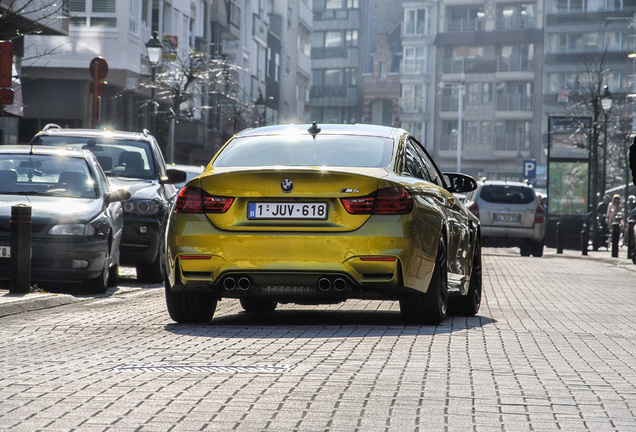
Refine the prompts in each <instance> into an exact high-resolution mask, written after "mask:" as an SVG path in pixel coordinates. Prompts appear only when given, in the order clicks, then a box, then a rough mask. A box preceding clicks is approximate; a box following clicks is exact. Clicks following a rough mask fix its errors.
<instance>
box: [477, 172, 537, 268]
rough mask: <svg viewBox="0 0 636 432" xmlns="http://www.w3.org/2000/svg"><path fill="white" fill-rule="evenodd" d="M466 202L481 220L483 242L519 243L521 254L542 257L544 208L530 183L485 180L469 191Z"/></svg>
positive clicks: (510, 244) (490, 244)
mask: <svg viewBox="0 0 636 432" xmlns="http://www.w3.org/2000/svg"><path fill="white" fill-rule="evenodd" d="M466 205H467V206H468V208H469V209H470V210H471V211H472V212H473V213H474V214H475V216H477V217H479V220H480V221H481V229H482V231H481V235H482V238H483V241H484V245H489V246H508V247H510V246H516V247H519V249H520V252H521V255H522V256H530V255H534V256H535V257H540V256H543V246H544V242H545V231H546V220H545V210H544V208H543V205H542V204H541V203H540V202H539V199H538V197H537V194H536V193H535V191H534V189H533V188H532V186H530V185H529V184H526V183H523V182H513V181H485V182H483V183H480V184H479V185H478V186H477V189H476V190H474V191H472V192H470V193H468V194H467V196H466Z"/></svg>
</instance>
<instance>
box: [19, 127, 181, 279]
mask: <svg viewBox="0 0 636 432" xmlns="http://www.w3.org/2000/svg"><path fill="white" fill-rule="evenodd" d="M31 143H32V144H33V145H35V146H53V147H62V148H71V149H86V150H90V151H91V152H93V153H94V154H95V156H96V157H97V160H98V161H99V163H100V164H101V166H102V168H103V170H104V172H105V173H106V175H107V176H108V178H109V179H110V182H111V184H113V185H114V186H115V187H117V188H125V189H127V190H129V191H130V193H131V195H132V197H131V198H130V200H128V201H127V202H126V203H125V204H124V234H123V238H122V242H121V264H122V265H129V266H135V267H136V269H137V279H138V280H139V281H140V282H148V283H157V282H161V281H163V275H164V269H163V262H164V260H163V249H162V248H163V245H164V242H163V237H164V234H165V226H166V222H167V218H168V213H169V209H170V207H171V206H172V204H173V203H174V200H175V197H176V194H177V189H176V188H175V186H174V184H175V183H179V182H182V181H184V180H185V178H186V174H185V173H184V172H183V171H179V170H176V169H167V168H166V163H165V160H164V158H163V155H162V153H161V149H160V148H159V145H158V144H157V141H156V140H155V138H154V137H153V136H152V135H150V134H149V133H148V131H146V130H144V132H143V133H136V132H121V131H119V132H116V131H105V130H93V129H65V128H61V127H59V126H57V125H52V124H49V125H47V126H46V127H45V128H44V129H43V130H42V131H41V132H38V133H37V134H36V135H35V137H34V138H33V140H32V141H31Z"/></svg>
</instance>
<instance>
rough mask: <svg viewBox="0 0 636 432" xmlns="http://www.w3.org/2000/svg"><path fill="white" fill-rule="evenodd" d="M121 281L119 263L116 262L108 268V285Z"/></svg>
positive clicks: (115, 284) (114, 284) (111, 285)
mask: <svg viewBox="0 0 636 432" xmlns="http://www.w3.org/2000/svg"><path fill="white" fill-rule="evenodd" d="M118 282H119V264H115V265H114V266H112V267H111V268H110V270H108V282H107V283H106V285H108V286H109V287H114V286H117V283H118Z"/></svg>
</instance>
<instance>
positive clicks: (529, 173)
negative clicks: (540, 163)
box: [523, 159, 537, 180]
mask: <svg viewBox="0 0 636 432" xmlns="http://www.w3.org/2000/svg"><path fill="white" fill-rule="evenodd" d="M523 178H524V179H530V180H534V179H535V178H537V160H536V159H526V160H524V161H523Z"/></svg>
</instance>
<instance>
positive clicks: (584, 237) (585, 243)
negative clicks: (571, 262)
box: [581, 224, 590, 255]
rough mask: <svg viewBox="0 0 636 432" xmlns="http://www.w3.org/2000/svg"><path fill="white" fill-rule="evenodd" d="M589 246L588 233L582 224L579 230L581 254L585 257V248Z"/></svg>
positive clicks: (585, 226)
mask: <svg viewBox="0 0 636 432" xmlns="http://www.w3.org/2000/svg"><path fill="white" fill-rule="evenodd" d="M589 244H590V232H589V231H588V230H587V225H585V224H583V229H582V230H581V254H582V255H587V248H588V246H589Z"/></svg>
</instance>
